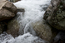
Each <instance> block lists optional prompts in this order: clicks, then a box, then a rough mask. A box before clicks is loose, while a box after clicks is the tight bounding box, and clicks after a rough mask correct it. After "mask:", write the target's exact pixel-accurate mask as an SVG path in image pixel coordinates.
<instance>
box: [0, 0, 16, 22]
mask: <svg viewBox="0 0 65 43" xmlns="http://www.w3.org/2000/svg"><path fill="white" fill-rule="evenodd" d="M16 13H17V8H16V7H15V6H14V5H13V3H11V2H8V1H6V0H2V1H0V21H2V20H9V19H11V18H13V17H14V16H15V15H16Z"/></svg>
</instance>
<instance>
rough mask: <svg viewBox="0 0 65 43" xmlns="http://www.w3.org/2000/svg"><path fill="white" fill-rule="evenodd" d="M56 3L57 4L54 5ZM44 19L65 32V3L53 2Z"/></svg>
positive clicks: (60, 0)
mask: <svg viewBox="0 0 65 43" xmlns="http://www.w3.org/2000/svg"><path fill="white" fill-rule="evenodd" d="M54 3H55V4H54ZM44 19H45V20H46V21H47V22H48V23H49V24H50V25H51V26H52V27H54V28H56V29H58V30H65V1H64V0H52V1H51V6H49V7H48V9H47V11H46V12H45V14H44Z"/></svg>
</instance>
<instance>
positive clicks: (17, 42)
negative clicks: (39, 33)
mask: <svg viewBox="0 0 65 43" xmlns="http://www.w3.org/2000/svg"><path fill="white" fill-rule="evenodd" d="M38 42H40V43H45V41H43V40H41V39H39V38H38V37H36V36H33V35H31V34H30V33H26V34H24V35H19V36H18V37H16V38H13V37H12V36H11V35H9V34H6V35H5V34H1V35H0V43H38Z"/></svg>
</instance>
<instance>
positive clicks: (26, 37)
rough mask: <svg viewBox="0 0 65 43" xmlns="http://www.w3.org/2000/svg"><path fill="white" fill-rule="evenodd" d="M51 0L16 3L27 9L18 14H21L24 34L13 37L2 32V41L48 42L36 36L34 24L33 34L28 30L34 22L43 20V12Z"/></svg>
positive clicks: (21, 29) (5, 42) (18, 6)
mask: <svg viewBox="0 0 65 43" xmlns="http://www.w3.org/2000/svg"><path fill="white" fill-rule="evenodd" d="M50 1H51V0H22V1H19V2H16V3H14V5H15V6H16V7H17V8H18V9H22V8H23V9H24V10H25V12H24V13H22V12H18V13H17V14H18V15H19V14H20V16H19V18H18V19H19V23H20V30H19V33H20V34H23V35H19V36H18V37H15V38H13V37H12V36H11V35H9V34H1V35H0V43H46V41H44V40H42V39H40V38H39V37H37V36H34V35H35V31H34V30H33V29H32V26H31V32H32V34H33V35H32V34H30V32H29V31H26V30H27V27H28V26H29V25H30V24H31V23H32V22H37V21H40V22H41V20H43V14H44V12H45V10H46V8H47V6H48V5H49V4H50ZM22 32H23V33H22Z"/></svg>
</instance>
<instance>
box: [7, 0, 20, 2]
mask: <svg viewBox="0 0 65 43" xmlns="http://www.w3.org/2000/svg"><path fill="white" fill-rule="evenodd" d="M8 1H10V2H17V1H20V0H8Z"/></svg>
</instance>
